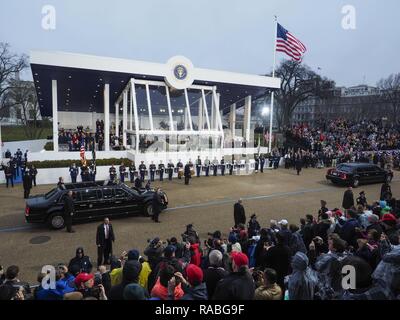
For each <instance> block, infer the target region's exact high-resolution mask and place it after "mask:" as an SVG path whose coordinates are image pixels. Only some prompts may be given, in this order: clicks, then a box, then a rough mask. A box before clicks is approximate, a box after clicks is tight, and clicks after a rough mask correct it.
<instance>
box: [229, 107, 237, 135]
mask: <svg viewBox="0 0 400 320" xmlns="http://www.w3.org/2000/svg"><path fill="white" fill-rule="evenodd" d="M229 128H230V129H231V134H232V138H233V137H234V136H235V134H236V129H235V128H236V103H234V104H231V111H230V113H229Z"/></svg>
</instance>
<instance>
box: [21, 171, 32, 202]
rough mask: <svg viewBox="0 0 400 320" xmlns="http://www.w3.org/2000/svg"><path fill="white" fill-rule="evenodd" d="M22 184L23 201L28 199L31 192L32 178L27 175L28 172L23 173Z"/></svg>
mask: <svg viewBox="0 0 400 320" xmlns="http://www.w3.org/2000/svg"><path fill="white" fill-rule="evenodd" d="M22 182H23V185H24V199H28V198H29V193H30V192H31V189H32V178H31V176H30V175H29V172H28V171H25V172H24V175H23V177H22Z"/></svg>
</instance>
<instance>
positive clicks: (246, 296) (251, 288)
mask: <svg viewBox="0 0 400 320" xmlns="http://www.w3.org/2000/svg"><path fill="white" fill-rule="evenodd" d="M231 258H232V271H233V272H231V273H230V274H229V275H228V276H226V277H225V278H223V279H222V280H221V281H219V282H218V284H217V287H216V289H215V293H214V295H213V297H212V300H252V299H253V298H254V292H255V284H254V281H253V278H252V276H251V274H250V272H249V268H248V265H249V259H248V257H247V256H246V255H245V254H244V253H241V252H232V253H231Z"/></svg>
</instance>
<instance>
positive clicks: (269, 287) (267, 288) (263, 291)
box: [254, 268, 282, 300]
mask: <svg viewBox="0 0 400 320" xmlns="http://www.w3.org/2000/svg"><path fill="white" fill-rule="evenodd" d="M276 281H277V274H276V271H275V270H274V269H270V268H266V269H265V270H264V272H260V276H259V282H258V283H257V289H256V291H255V293H254V300H282V289H281V287H280V286H278V284H277V283H276Z"/></svg>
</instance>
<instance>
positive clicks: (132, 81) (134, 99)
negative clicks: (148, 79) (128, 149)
mask: <svg viewBox="0 0 400 320" xmlns="http://www.w3.org/2000/svg"><path fill="white" fill-rule="evenodd" d="M130 87H131V90H130V93H131V103H132V105H133V116H134V119H135V131H136V141H135V142H136V144H135V150H136V153H138V152H139V128H140V127H139V116H138V110H137V101H136V88H135V81H134V79H133V78H132V79H131V81H130Z"/></svg>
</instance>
